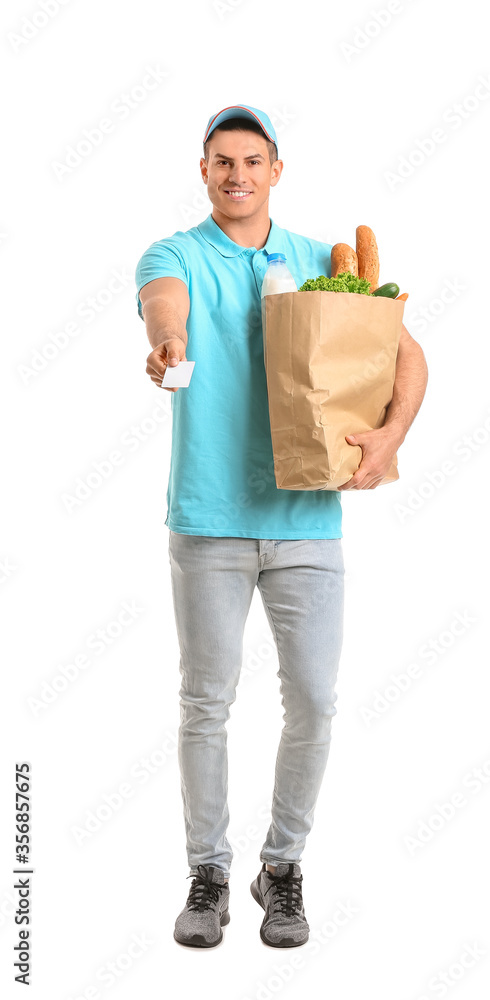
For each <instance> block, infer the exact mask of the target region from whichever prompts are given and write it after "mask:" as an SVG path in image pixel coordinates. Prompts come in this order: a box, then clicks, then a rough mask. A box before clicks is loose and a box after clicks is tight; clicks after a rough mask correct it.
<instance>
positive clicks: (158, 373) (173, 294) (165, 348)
mask: <svg viewBox="0 0 490 1000" xmlns="http://www.w3.org/2000/svg"><path fill="white" fill-rule="evenodd" d="M139 296H140V301H141V308H142V312H143V319H144V321H145V326H146V333H147V336H148V340H149V341H150V344H151V346H152V348H153V350H152V352H151V354H149V356H148V358H147V365H146V371H147V374H148V375H149V376H150V378H151V380H152V382H155V384H156V385H161V382H162V378H163V376H164V374H165V369H166V368H167V365H170V366H171V367H174V366H175V365H177V364H178V363H179V361H184V360H185V350H186V346H187V330H186V322H187V317H188V315H189V309H190V300H189V292H188V290H187V285H186V283H185V281H182V280H181V279H180V278H155V279H154V280H153V281H149V282H148V283H147V284H146V285H143V287H142V288H141V289H140V293H139ZM176 389H177V387H174V388H170V389H169V390H168V391H169V392H175V391H176Z"/></svg>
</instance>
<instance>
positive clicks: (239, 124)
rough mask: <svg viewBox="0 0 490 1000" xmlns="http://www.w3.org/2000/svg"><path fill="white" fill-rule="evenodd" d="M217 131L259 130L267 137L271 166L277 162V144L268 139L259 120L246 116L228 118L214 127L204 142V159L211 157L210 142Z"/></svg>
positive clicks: (263, 136) (259, 133)
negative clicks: (248, 118)
mask: <svg viewBox="0 0 490 1000" xmlns="http://www.w3.org/2000/svg"><path fill="white" fill-rule="evenodd" d="M217 131H222V132H257V134H258V135H261V136H262V138H263V139H265V141H266V143H267V149H268V150H269V160H270V163H271V166H272V164H273V163H275V162H276V160H277V146H276V144H275V142H271V140H270V139H267V137H266V135H265V134H264V132H263V131H262V129H261V127H260V125H259V124H258V123H257V122H253V121H251V120H250V121H248V120H247V119H245V118H228V120H227V121H225V122H222V123H221V125H217V126H216V128H215V129H213V131H212V132H211V133H210V134H209V135H208V138H207V140H206V142H205V143H204V159H205V160H206V162H207V161H208V159H209V143H210V140H211V139H212V137H213V135H214V133H215V132H217Z"/></svg>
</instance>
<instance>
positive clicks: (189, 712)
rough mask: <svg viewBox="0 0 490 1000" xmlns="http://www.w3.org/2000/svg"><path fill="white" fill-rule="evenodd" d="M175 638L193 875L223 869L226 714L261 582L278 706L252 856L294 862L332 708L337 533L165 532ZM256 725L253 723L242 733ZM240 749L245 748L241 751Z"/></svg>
mask: <svg viewBox="0 0 490 1000" xmlns="http://www.w3.org/2000/svg"><path fill="white" fill-rule="evenodd" d="M168 551H169V561H170V566H171V579H172V595H173V603H174V611H175V621H176V627H177V634H178V639H179V646H180V653H181V658H180V673H181V677H182V685H181V689H180V699H181V700H180V710H181V724H180V728H179V746H178V756H179V767H180V775H181V789H182V799H183V805H184V821H185V831H186V838H187V857H188V861H189V867H190V873H191V874H194V873H195V872H196V870H197V866H198V865H199V864H205V865H214V866H215V867H217V868H222V869H223V871H224V872H225V878H228V877H229V875H230V866H231V862H232V858H233V851H232V848H231V845H230V843H229V842H228V840H227V837H226V831H227V828H228V821H229V812H228V804H227V794H228V758H227V734H226V728H225V725H226V722H227V721H228V719H229V715H230V705H232V704H233V702H234V701H235V697H236V686H237V683H238V680H239V676H240V670H241V666H242V656H243V634H244V628H245V622H246V619H247V616H248V612H249V609H250V605H251V602H252V597H253V594H254V589H255V586H258V588H259V591H260V594H261V597H262V601H263V603H264V608H265V611H266V615H267V618H268V621H269V624H270V627H271V629H272V634H273V636H274V640H275V643H276V647H277V653H278V659H279V671H278V676H279V678H280V690H281V698H282V704H283V706H284V709H285V713H284V720H285V722H284V727H283V730H282V733H281V739H280V743H279V749H278V754H277V761H276V770H275V785H274V791H273V797H272V810H271V812H272V820H271V825H270V827H269V830H268V833H267V836H266V840H265V843H264V845H263V847H262V850H261V853H260V860H261V861H265V862H267V863H268V864H271V865H277V864H279V863H280V862H282V861H296V862H299V861H300V860H301V854H302V851H303V848H304V844H305V840H306V836H307V834H308V832H309V831H310V829H311V827H312V824H313V815H314V810H315V805H316V801H317V798H318V793H319V791H320V786H321V783H322V779H323V775H324V772H325V767H326V764H327V758H328V753H329V749H330V737H331V721H332V717H333V716H334V715H335V714H336V711H337V710H336V708H335V702H336V700H337V695H336V693H335V690H334V687H335V683H336V679H337V672H338V665H339V660H340V654H341V647H342V637H343V618H344V560H343V553H342V540H341V539H340V538H321V539H319V538H314V539H305V540H299V541H293V540H289V539H282V540H281V539H270V538H267V539H255V538H234V537H233V538H232V537H212V536H209V535H184V534H180V533H177V532H174V531H170V537H169V550H168ZM253 725H254V721H253V720H251V729H253ZM244 753H246V748H244Z"/></svg>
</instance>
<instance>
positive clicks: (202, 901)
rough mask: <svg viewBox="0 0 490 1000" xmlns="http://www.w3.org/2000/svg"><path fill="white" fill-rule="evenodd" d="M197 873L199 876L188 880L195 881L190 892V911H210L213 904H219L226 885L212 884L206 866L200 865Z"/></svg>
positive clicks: (189, 876) (188, 903)
mask: <svg viewBox="0 0 490 1000" xmlns="http://www.w3.org/2000/svg"><path fill="white" fill-rule="evenodd" d="M197 871H198V874H197V875H188V876H187V878H193V879H194V881H193V883H192V886H191V888H190V891H189V897H188V900H187V908H188V909H189V910H197V911H198V912H203V911H204V910H209V909H210V908H211V905H212V904H214V903H217V902H218V900H219V897H220V893H221V892H223V889H224V885H219V884H218V883H217V882H211V879H210V878H209V875H208V873H207V871H206V868H205V867H204V865H198V866H197Z"/></svg>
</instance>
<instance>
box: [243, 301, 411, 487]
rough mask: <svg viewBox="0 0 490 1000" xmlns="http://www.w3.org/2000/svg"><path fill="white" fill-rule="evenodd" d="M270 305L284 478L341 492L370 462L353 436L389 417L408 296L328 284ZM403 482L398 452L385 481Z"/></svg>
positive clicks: (267, 353) (272, 408) (278, 465)
mask: <svg viewBox="0 0 490 1000" xmlns="http://www.w3.org/2000/svg"><path fill="white" fill-rule="evenodd" d="M262 302H263V324H264V329H263V334H264V363H265V370H266V377H267V392H268V399H269V415H270V426H271V436H272V450H273V455H274V474H275V479H276V485H277V487H278V489H282V490H321V489H324V490H336V489H338V487H339V486H342V485H343V484H344V483H346V482H347V481H348V480H349V479H351V478H352V476H353V475H354V472H356V470H357V469H358V467H359V465H360V462H361V459H362V449H361V448H360V447H359V446H357V445H349V444H348V443H347V441H346V440H345V435H346V434H356V433H359V432H361V431H363V430H372V429H374V428H377V427H381V426H382V424H383V423H384V419H385V416H386V410H387V407H388V405H389V403H390V402H391V398H392V395H393V384H394V380H395V368H396V356H397V352H398V343H399V339H400V333H401V328H402V322H403V311H404V307H405V303H404V301H403V300H399V301H397V300H395V299H387V298H383V297H382V296H368V295H360V294H356V293H354V292H324V291H314V292H281V293H280V294H278V295H266V296H265V298H264V299H263V300H262ZM396 479H398V462H397V456H396V455H395V456H394V459H393V462H392V464H391V468H390V469H389V470H388V473H387V475H386V476H385V477H384V479H382V480H381V483H380V484H379V485H381V484H382V483H391V482H393V481H394V480H396Z"/></svg>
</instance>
